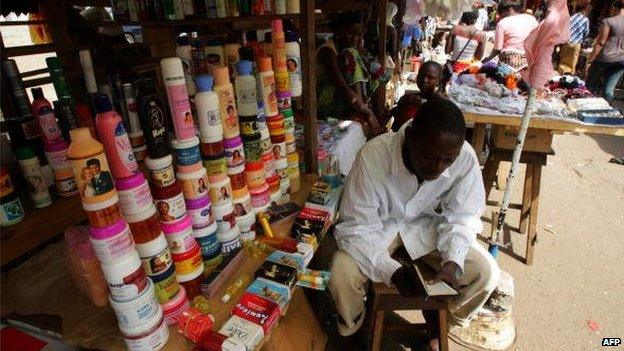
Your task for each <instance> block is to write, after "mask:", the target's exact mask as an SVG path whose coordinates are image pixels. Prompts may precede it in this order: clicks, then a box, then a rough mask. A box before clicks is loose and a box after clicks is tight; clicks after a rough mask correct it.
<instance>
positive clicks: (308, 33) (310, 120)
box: [301, 0, 317, 173]
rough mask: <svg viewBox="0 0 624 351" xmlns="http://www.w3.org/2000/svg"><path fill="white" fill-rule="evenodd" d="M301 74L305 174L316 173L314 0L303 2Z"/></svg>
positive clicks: (304, 0)
mask: <svg viewBox="0 0 624 351" xmlns="http://www.w3.org/2000/svg"><path fill="white" fill-rule="evenodd" d="M302 3H303V6H302V7H301V10H302V14H303V25H302V29H303V35H302V44H303V45H302V47H301V61H302V62H301V71H302V72H301V73H302V79H303V118H304V121H303V126H304V128H303V139H304V146H305V150H304V151H305V164H306V173H317V164H316V163H317V162H316V161H317V159H316V143H317V139H316V138H317V132H316V42H315V40H316V39H315V22H314V21H315V14H314V11H315V9H314V7H315V6H314V0H303V1H302Z"/></svg>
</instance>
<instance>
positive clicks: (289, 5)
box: [286, 0, 301, 14]
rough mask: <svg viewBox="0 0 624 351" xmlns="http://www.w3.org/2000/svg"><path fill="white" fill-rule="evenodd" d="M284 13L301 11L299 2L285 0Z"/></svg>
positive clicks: (296, 0) (297, 0)
mask: <svg viewBox="0 0 624 351" xmlns="http://www.w3.org/2000/svg"><path fill="white" fill-rule="evenodd" d="M286 13H287V14H298V13H301V4H300V1H299V0H286Z"/></svg>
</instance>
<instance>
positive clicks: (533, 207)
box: [483, 149, 555, 265]
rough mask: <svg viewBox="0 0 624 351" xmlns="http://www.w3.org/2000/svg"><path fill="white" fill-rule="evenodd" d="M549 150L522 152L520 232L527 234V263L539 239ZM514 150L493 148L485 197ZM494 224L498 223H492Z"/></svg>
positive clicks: (485, 179)
mask: <svg viewBox="0 0 624 351" xmlns="http://www.w3.org/2000/svg"><path fill="white" fill-rule="evenodd" d="M554 154H555V152H554V151H553V150H552V149H550V151H549V152H530V151H527V152H522V155H521V156H520V163H524V164H526V171H525V175H524V190H523V193H522V209H521V212H520V228H519V229H520V232H521V233H523V234H527V244H526V256H525V263H526V264H527V265H531V264H533V249H534V248H535V242H536V240H537V210H538V208H539V192H540V182H541V179H542V166H545V165H546V158H547V156H548V155H554ZM512 156H513V150H507V149H492V150H491V151H490V155H489V156H488V158H487V160H486V161H485V166H484V167H483V183H484V186H485V198H486V199H487V198H488V197H489V195H490V192H491V191H492V186H493V185H494V180H495V179H496V172H497V171H498V167H499V165H500V162H501V161H511V158H512ZM492 225H496V224H495V223H492Z"/></svg>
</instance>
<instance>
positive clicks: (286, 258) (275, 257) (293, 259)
mask: <svg viewBox="0 0 624 351" xmlns="http://www.w3.org/2000/svg"><path fill="white" fill-rule="evenodd" d="M297 245H298V244H297ZM297 249H298V247H297ZM266 260H267V261H269V262H275V263H281V264H283V265H286V266H290V267H293V268H294V269H296V270H297V272H299V273H301V272H303V271H304V270H305V268H306V266H307V265H306V264H305V258H304V257H303V256H302V255H300V254H299V253H297V252H295V253H289V252H285V251H281V250H275V251H273V252H272V253H271V254H270V255H269V257H267V259H266Z"/></svg>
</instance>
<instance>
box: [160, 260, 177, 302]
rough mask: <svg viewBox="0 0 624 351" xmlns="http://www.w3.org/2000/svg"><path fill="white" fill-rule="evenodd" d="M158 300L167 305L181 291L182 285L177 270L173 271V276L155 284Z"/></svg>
mask: <svg viewBox="0 0 624 351" xmlns="http://www.w3.org/2000/svg"><path fill="white" fill-rule="evenodd" d="M154 288H155V290H156V291H155V293H156V298H157V299H158V302H160V303H165V302H167V301H169V300H171V299H172V298H173V297H174V296H175V295H176V294H177V293H178V291H180V284H178V280H177V279H176V276H175V268H173V269H171V274H170V275H169V276H168V277H166V278H165V279H163V280H161V281H159V282H154Z"/></svg>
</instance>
